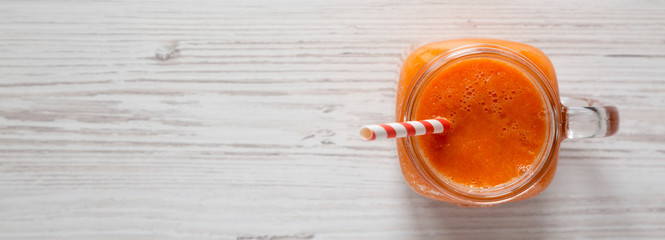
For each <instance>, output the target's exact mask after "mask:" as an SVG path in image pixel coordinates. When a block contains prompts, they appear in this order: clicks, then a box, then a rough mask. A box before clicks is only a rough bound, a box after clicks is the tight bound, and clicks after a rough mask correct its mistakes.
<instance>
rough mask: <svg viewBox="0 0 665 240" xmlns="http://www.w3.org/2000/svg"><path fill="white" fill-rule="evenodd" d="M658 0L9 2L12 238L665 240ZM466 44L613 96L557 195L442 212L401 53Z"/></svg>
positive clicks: (4, 21) (5, 38) (1, 127)
mask: <svg viewBox="0 0 665 240" xmlns="http://www.w3.org/2000/svg"><path fill="white" fill-rule="evenodd" d="M664 13H665V3H664V2H661V1H600V2H591V1H589V2H579V1H557V2H554V3H552V2H544V1H543V2H531V1H509V2H506V3H497V2H496V1H488V0H486V1H441V2H440V1H408V2H406V1H374V0H373V1H366V2H365V1H346V0H345V1H315V2H310V1H279V2H277V1H276V2H264V1H197V2H190V1H141V2H134V1H116V0H109V1H18V0H17V1H3V2H2V4H0V20H1V21H0V239H245V240H248V239H433V238H436V239H488V238H491V239H522V238H524V239H541V238H550V239H570V238H599V239H636V238H645V239H646V238H653V239H662V238H663V237H665V188H664V187H663V182H664V181H665V161H664V160H665V120H663V119H665V108H664V107H663V106H664V105H665V67H664V66H665V14H664ZM463 37H489V38H500V39H509V40H514V41H520V42H525V43H529V44H532V45H534V46H536V47H538V48H540V49H541V50H543V51H544V52H545V53H546V54H548V55H549V56H550V57H551V59H552V61H553V62H554V65H555V67H556V69H557V72H558V76H559V79H560V90H561V92H562V93H563V94H564V95H567V96H577V97H594V98H598V99H601V100H605V101H609V102H612V103H614V104H616V105H617V106H618V107H619V109H620V111H621V118H622V119H621V121H622V122H621V129H620V131H619V134H618V135H617V136H614V137H612V138H608V139H594V140H576V141H566V142H565V143H564V144H563V146H562V148H561V157H560V158H561V159H560V164H559V168H558V172H557V176H556V178H555V180H554V182H553V184H552V185H551V186H550V187H549V189H548V190H547V191H546V192H544V193H543V194H541V195H540V196H538V197H536V198H533V199H530V200H526V201H522V202H517V203H510V204H505V205H501V206H498V207H495V208H491V209H464V208H458V207H455V206H452V205H449V204H446V203H439V202H434V201H431V200H428V199H425V198H423V197H421V196H419V195H417V194H416V193H414V192H413V191H411V190H410V189H409V188H408V186H407V185H406V184H405V183H404V181H403V180H402V176H401V173H400V171H399V166H398V164H397V155H396V152H395V149H394V143H393V142H392V141H381V142H374V143H365V142H362V141H361V140H360V138H359V137H358V136H357V129H358V128H359V127H360V126H361V125H363V124H366V123H380V122H386V121H390V120H391V119H393V109H394V98H395V84H396V81H397V72H398V65H399V63H400V58H401V56H402V54H403V51H404V50H405V49H407V48H408V47H409V46H411V45H412V44H414V43H418V42H423V41H430V40H437V39H454V38H463Z"/></svg>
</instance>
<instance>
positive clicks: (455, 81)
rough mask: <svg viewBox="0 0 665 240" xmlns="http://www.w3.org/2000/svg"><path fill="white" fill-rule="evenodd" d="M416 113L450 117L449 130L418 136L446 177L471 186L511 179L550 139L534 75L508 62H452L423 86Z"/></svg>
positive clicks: (430, 159)
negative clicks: (445, 132) (443, 133)
mask: <svg viewBox="0 0 665 240" xmlns="http://www.w3.org/2000/svg"><path fill="white" fill-rule="evenodd" d="M423 91H424V92H423V93H422V95H423V97H422V98H421V99H420V101H419V102H418V103H417V105H416V106H417V107H416V115H415V117H416V119H431V118H436V117H443V118H447V119H448V120H449V121H450V122H451V123H452V126H453V127H452V128H451V130H450V132H449V133H448V134H446V135H440V134H433V135H424V136H418V137H417V143H418V148H419V149H420V150H421V151H422V154H423V156H424V157H425V158H426V159H427V161H428V163H429V164H430V165H431V166H432V167H433V168H434V169H435V170H436V172H438V173H439V174H440V175H441V177H443V178H445V179H447V180H448V181H450V182H452V183H455V184H458V185H461V186H464V187H470V188H480V189H486V188H493V187H496V186H499V185H503V184H506V183H510V182H512V181H514V180H516V179H518V178H519V177H521V176H522V175H523V174H524V173H525V172H526V170H528V169H529V168H531V166H532V164H533V163H534V161H535V160H536V159H537V158H538V156H539V154H540V152H541V149H542V148H543V146H544V145H545V144H546V135H547V119H546V109H545V105H544V103H543V100H542V99H541V96H540V93H539V92H538V90H537V88H536V86H534V84H533V83H532V81H531V80H530V79H528V78H527V77H526V76H524V74H523V73H521V72H520V71H519V70H518V69H516V68H515V67H512V66H510V65H508V64H506V63H504V62H501V61H498V60H493V59H489V58H485V59H482V58H481V59H469V60H463V61H461V62H458V63H456V64H454V65H452V66H449V67H447V68H446V69H444V70H443V71H442V72H441V73H439V74H438V75H437V76H435V78H434V79H433V80H432V82H431V83H429V84H428V86H426V87H425V88H424V90H423Z"/></svg>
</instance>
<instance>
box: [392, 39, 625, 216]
mask: <svg viewBox="0 0 665 240" xmlns="http://www.w3.org/2000/svg"><path fill="white" fill-rule="evenodd" d="M473 58H491V59H493V60H498V61H502V62H504V63H507V64H509V65H510V66H513V67H515V68H516V69H519V70H520V71H521V72H522V73H523V74H524V76H527V77H528V78H529V79H530V80H531V81H532V83H533V84H534V85H535V86H536V88H537V90H538V93H539V94H540V96H541V99H542V100H543V103H544V106H545V108H546V119H547V130H546V132H547V135H546V143H545V144H544V146H543V147H542V148H541V153H540V154H539V156H538V158H537V159H536V160H535V161H534V163H533V165H532V166H531V167H530V168H529V169H528V170H527V171H526V172H525V173H524V174H522V175H521V176H520V178H519V179H517V180H515V181H513V182H511V183H509V184H506V185H501V186H498V187H494V188H489V189H474V188H469V187H464V186H460V185H458V184H454V183H452V182H450V181H449V180H447V179H445V178H442V177H441V176H440V174H437V173H436V170H434V169H433V167H432V166H431V165H430V164H428V161H427V160H426V159H425V158H424V157H423V155H422V153H421V152H420V149H418V145H417V144H416V141H417V140H416V137H407V138H402V139H398V140H397V149H398V154H399V158H400V166H401V169H402V173H403V175H404V178H405V180H406V181H407V183H408V184H409V186H410V187H411V188H412V189H413V190H415V191H416V192H418V193H419V194H421V195H423V196H426V197H428V198H432V199H436V200H440V201H445V202H450V203H454V204H458V205H460V206H476V207H487V206H494V205H496V204H499V203H504V202H511V201H517V200H522V199H527V198H530V197H533V196H535V195H537V194H539V193H541V192H542V191H543V190H545V188H546V187H547V186H548V185H549V184H550V182H551V181H552V178H553V177H554V173H555V171H556V165H557V161H558V156H559V145H560V143H561V142H562V141H563V140H564V139H566V138H586V137H605V136H610V135H612V134H614V133H616V131H617V130H618V124H619V118H618V112H617V109H616V108H615V107H613V106H601V105H600V104H599V103H598V102H597V101H593V100H586V99H567V98H564V99H561V98H560V96H559V89H558V83H557V78H556V74H555V71H554V67H553V66H552V63H551V62H550V60H549V58H548V57H547V56H546V55H545V54H544V53H543V52H541V51H540V50H538V49H536V48H534V47H532V46H529V45H526V44H522V43H517V42H511V41H504V40H492V39H460V40H451V41H443V42H436V43H430V44H426V45H424V46H422V47H420V48H418V49H416V50H414V51H413V52H412V53H411V54H410V55H409V56H408V57H407V58H406V59H405V61H404V62H403V66H402V71H401V74H400V80H399V84H398V90H397V107H396V116H397V121H398V122H406V121H414V120H423V119H414V115H415V114H414V111H415V110H416V109H417V106H416V105H417V103H418V100H419V99H420V98H421V97H422V95H423V92H424V91H423V89H425V87H426V86H427V85H428V84H429V83H430V82H431V81H433V79H435V77H434V76H437V74H438V73H439V72H440V71H441V70H444V69H446V68H447V67H449V66H451V65H453V64H455V63H457V62H459V61H462V60H466V59H473ZM562 100H563V103H562ZM564 104H567V105H568V106H566V105H564Z"/></svg>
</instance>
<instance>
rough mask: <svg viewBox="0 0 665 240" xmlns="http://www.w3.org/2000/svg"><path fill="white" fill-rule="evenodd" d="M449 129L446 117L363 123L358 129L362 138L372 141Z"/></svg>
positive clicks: (443, 131) (440, 131)
mask: <svg viewBox="0 0 665 240" xmlns="http://www.w3.org/2000/svg"><path fill="white" fill-rule="evenodd" d="M449 130H450V122H448V120H447V119H445V118H435V119H429V120H422V121H410V122H396V123H386V124H375V125H365V126H363V127H362V128H361V129H360V136H361V137H362V138H363V139H364V140H367V141H372V140H376V139H387V138H402V137H407V136H418V135H425V134H437V133H445V132H448V131H449Z"/></svg>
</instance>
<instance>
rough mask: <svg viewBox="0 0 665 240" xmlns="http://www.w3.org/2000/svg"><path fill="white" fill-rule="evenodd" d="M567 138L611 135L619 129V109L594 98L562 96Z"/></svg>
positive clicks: (564, 126)
mask: <svg viewBox="0 0 665 240" xmlns="http://www.w3.org/2000/svg"><path fill="white" fill-rule="evenodd" d="M561 101H562V103H563V105H564V107H563V116H564V124H563V128H564V132H565V134H566V138H569V139H573V138H600V137H609V136H612V135H614V134H615V133H616V132H617V131H619V111H618V109H617V108H616V107H615V106H609V105H603V104H601V103H600V102H598V101H596V100H593V99H586V98H566V97H562V98H561Z"/></svg>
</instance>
